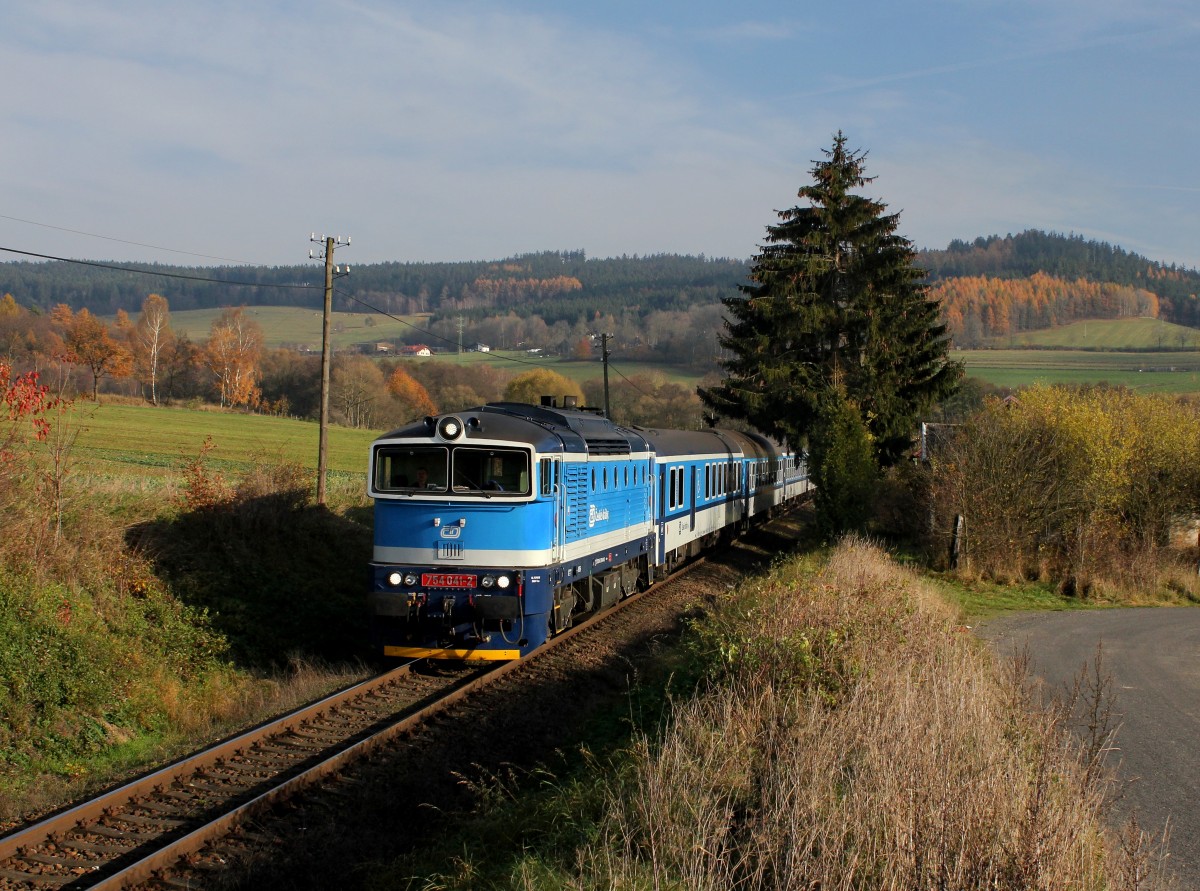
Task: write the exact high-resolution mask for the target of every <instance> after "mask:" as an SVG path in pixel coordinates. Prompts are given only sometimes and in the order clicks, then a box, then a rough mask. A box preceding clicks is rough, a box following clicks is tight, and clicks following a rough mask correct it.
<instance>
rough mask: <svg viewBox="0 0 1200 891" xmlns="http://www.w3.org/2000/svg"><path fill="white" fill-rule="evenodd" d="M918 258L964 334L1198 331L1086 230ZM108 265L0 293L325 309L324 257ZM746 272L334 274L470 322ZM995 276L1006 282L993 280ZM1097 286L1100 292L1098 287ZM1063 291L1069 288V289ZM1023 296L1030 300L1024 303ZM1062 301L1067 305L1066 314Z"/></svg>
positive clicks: (681, 266)
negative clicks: (1151, 324) (1145, 314)
mask: <svg viewBox="0 0 1200 891" xmlns="http://www.w3.org/2000/svg"><path fill="white" fill-rule="evenodd" d="M338 260H339V261H344V262H350V263H353V260H354V258H353V251H352V250H345V251H344V252H341V253H339V255H338ZM917 262H918V263H919V264H920V265H921V266H923V267H924V268H926V269H928V270H929V272H930V283H931V284H932V285H933V286H934V293H935V294H936V295H937V296H939V297H942V298H943V299H944V300H945V302H946V307H947V312H948V313H952V312H953V311H955V310H954V307H955V299H957V300H958V302H959V304H960V308H959V310H958V313H959V316H960V317H961V319H962V320H963V322H962V330H965V329H966V328H971V327H972V324H973V323H972V322H971V313H972V312H973V311H975V312H976V314H977V315H978V316H979V318H980V319H981V320H982V325H981V327H980V330H981V331H983V332H985V333H986V332H988V331H991V330H992V329H994V328H996V324H999V323H1000V322H1002V321H1003V318H1001V317H996V318H993V317H992V315H991V314H990V311H988V310H986V309H984V308H983V307H986V306H987V304H988V303H989V302H993V301H999V302H1000V303H1004V304H1007V305H1008V309H1006V310H1005V315H1006V316H1007V317H1008V318H1009V319H1011V320H1014V321H1013V322H1012V324H1018V326H1019V327H1021V328H1026V327H1044V326H1045V325H1046V324H1055V323H1061V322H1064V321H1068V320H1069V319H1070V318H1072V317H1074V316H1076V315H1078V314H1079V313H1084V314H1085V315H1086V314H1088V313H1090V312H1092V311H1093V309H1094V308H1095V307H1100V311H1101V312H1102V313H1103V311H1104V307H1107V306H1109V305H1110V304H1111V305H1112V306H1129V305H1132V306H1135V307H1136V306H1143V305H1147V306H1153V307H1154V308H1155V312H1156V313H1157V315H1159V317H1161V318H1163V319H1166V320H1169V321H1173V322H1177V323H1180V324H1184V325H1191V326H1193V327H1200V304H1198V302H1197V299H1196V295H1197V294H1198V293H1200V272H1198V271H1197V270H1195V269H1183V268H1177V267H1175V266H1167V265H1164V264H1162V263H1159V262H1156V261H1152V260H1148V259H1146V258H1145V257H1141V256H1139V255H1137V254H1133V253H1129V252H1128V251H1125V250H1123V249H1121V248H1119V247H1115V246H1113V245H1109V244H1105V243H1101V242H1095V241H1086V240H1084V239H1083V238H1082V237H1079V236H1074V235H1070V236H1068V235H1057V234H1053V233H1046V232H1039V231H1036V230H1031V231H1028V232H1023V233H1021V234H1019V235H1008V236H1004V237H1000V236H992V237H990V238H977V239H975V241H973V242H970V243H968V242H965V241H954V242H951V244H950V245H949V247H947V248H946V249H945V250H925V251H922V252H920V254H919V255H918V258H917ZM113 265H118V266H130V267H132V268H136V269H138V270H140V272H136V273H135V272H126V271H118V270H113V269H107V268H100V267H98V266H94V265H81V264H78V263H67V262H57V261H51V262H39V263H31V262H13V263H0V295H3V294H12V295H13V297H14V298H15V299H16V301H17V302H18V303H20V304H21V305H24V306H30V307H38V308H40V309H42V310H49V309H50V308H52V307H53V306H55V305H56V304H59V303H65V304H67V305H68V306H70V307H72V308H73V309H79V308H81V307H87V308H88V309H90V310H91V311H92V312H94V313H97V314H104V315H111V314H113V313H115V312H116V311H117V310H118V309H124V310H126V311H128V312H130V313H136V312H137V311H139V310H140V308H141V305H142V302H143V301H144V300H145V298H146V296H147V295H148V294H151V293H158V294H161V295H162V296H164V297H166V298H167V300H168V302H169V304H170V307H171V309H172V310H188V309H205V308H211V307H219V306H239V305H246V306H254V305H266V306H273V305H274V306H278V305H291V306H296V305H298V306H309V307H313V308H317V307H319V306H320V305H321V301H322V293H323V284H324V282H323V278H324V277H323V270H322V267H321V266H320V265H319V264H317V263H308V264H305V265H296V266H276V267H262V266H242V267H232V266H226V267H217V268H213V267H176V266H165V265H137V264H120V263H118V264H113ZM749 271H750V262H749V261H747V260H736V259H723V258H722V259H714V258H707V257H704V256H685V255H677V254H654V255H648V256H632V257H613V258H607V259H595V258H588V257H587V256H586V255H585V254H584V252H583V251H546V252H543V253H537V254H525V255H522V256H518V257H512V258H509V259H505V260H496V261H467V262H457V263H375V264H364V265H354V266H353V267H352V273H351V275H350V276H349V277H347V278H340V279H338V280H337V282H336V291H335V308H336V309H339V310H347V311H353V312H362V311H365V310H366V309H367V308H368V307H373V308H375V309H379V310H383V311H385V312H389V313H393V314H407V313H414V312H433V313H436V314H440V315H443V316H445V315H449V314H451V313H453V314H461V315H464V316H467V317H468V318H471V317H474V318H481V317H484V316H495V315H504V314H508V313H510V312H511V313H515V314H517V315H521V316H527V315H530V314H533V313H536V314H537V315H539V316H540V317H541V318H542V319H544V320H545V321H546V322H547V323H551V324H552V323H554V322H556V321H565V322H568V323H572V324H573V323H575V322H577V321H578V320H579V319H581V318H587V319H591V318H594V317H596V316H597V315H599V316H609V315H611V316H621V315H625V316H630V315H632V316H633V317H645V316H646V315H648V314H649V313H651V312H654V311H668V312H669V311H681V310H687V309H689V308H690V307H693V306H696V305H710V304H715V303H716V302H717V301H718V300H719V299H720V298H721V297H724V296H728V295H730V294H733V293H735V289H736V287H737V285H739V284H743V283H745V282H746V281H747V277H748V275H749ZM143 273H152V274H150V275H147V274H143ZM214 280H215V281H214ZM997 280H1000V281H1001V283H1002V284H1003V285H1004V286H1002V287H997V286H996V281H997ZM1025 281H1028V282H1029V287H1028V288H1025V289H1024V290H1026V291H1030V292H1031V294H1032V296H1031V297H1029V298H1028V299H1026V297H1025V296H1023V291H1022V289H1021V288H1017V287H1015V285H1016V283H1017V282H1025ZM1060 282H1061V283H1062V284H1061V286H1060V285H1059V283H1060ZM956 284H960V285H961V287H957V288H956V287H955V285H956ZM1095 285H1104V286H1106V287H1105V288H1103V289H1101V290H1100V291H1099V292H1097V291H1096V288H1095V287H1094V286H1095ZM1109 285H1112V286H1117V287H1116V289H1114V288H1110V287H1107V286H1109ZM1014 289H1015V290H1014ZM1063 291H1069V292H1071V293H1070V294H1068V295H1067V296H1066V297H1063V296H1062V294H1061V293H1060V292H1063ZM958 292H961V293H958ZM1143 292H1145V293H1143ZM1147 293H1148V294H1149V295H1150V297H1149V298H1148V297H1147V296H1146V295H1147ZM948 294H949V295H950V296H947V295H948ZM1047 295H1048V296H1047ZM1022 301H1023V302H1022ZM1056 302H1057V304H1056ZM1024 304H1028V305H1029V307H1031V308H1029V309H1022V306H1024ZM1067 304H1069V305H1070V306H1069V308H1065V309H1064V308H1062V307H1064V306H1066V305H1067ZM1056 306H1057V308H1056ZM972 307H975V308H976V309H975V310H972ZM993 322H995V323H996V324H993ZM952 327H953V326H952ZM997 330H999V329H997Z"/></svg>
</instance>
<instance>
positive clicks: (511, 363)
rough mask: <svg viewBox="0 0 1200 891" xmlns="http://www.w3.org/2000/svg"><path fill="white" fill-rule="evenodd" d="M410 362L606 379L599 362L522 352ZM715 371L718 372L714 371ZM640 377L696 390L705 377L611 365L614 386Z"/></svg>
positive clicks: (650, 365)
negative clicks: (546, 371)
mask: <svg viewBox="0 0 1200 891" xmlns="http://www.w3.org/2000/svg"><path fill="white" fill-rule="evenodd" d="M404 361H406V362H412V363H420V362H450V363H452V364H455V365H490V366H492V367H494V368H496V369H497V370H499V371H503V372H505V373H506V374H512V375H518V374H524V373H525V372H526V371H532V370H534V369H535V368H549V369H550V370H552V371H556V372H558V373H559V374H561V375H562V376H563V377H566V378H570V379H571V380H573V381H576V382H577V383H583V382H584V381H587V380H592V379H596V380H599V379H602V378H603V377H604V365H603V363H602V362H601V361H600V360H599V359H598V358H597V359H591V360H588V361H578V360H574V359H564V358H561V357H559V356H545V357H532V356H527V355H526V354H525V352H524V351H522V350H492V351H491V352H490V353H463V354H462V355H461V356H460V355H458V354H457V353H440V354H437V355H434V356H431V357H418V358H414V359H405V360H404ZM714 370H715V369H714ZM636 374H649V375H658V376H660V377H663V378H665V379H666V380H668V381H671V382H673V383H677V384H681V385H683V386H685V387H688V388H689V389H690V388H693V387H695V386H696V384H697V383H698V382H699V380H700V378H701V377H702V375H701V374H699V373H697V372H695V371H691V370H688V369H683V368H679V367H677V366H674V365H662V364H659V363H656V362H633V361H627V360H624V359H620V358H618V357H613V358H612V359H611V360H610V364H609V373H608V379H609V383H610V384H614V385H615V384H616V383H618V382H619V381H620V380H621V375H624V376H625V377H633V376H634V375H636Z"/></svg>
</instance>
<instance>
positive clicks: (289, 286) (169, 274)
mask: <svg viewBox="0 0 1200 891" xmlns="http://www.w3.org/2000/svg"><path fill="white" fill-rule="evenodd" d="M0 251H6V252H7V253H10V254H20V255H21V256H23V257H37V258H38V259H39V260H57V261H58V262H60V263H74V264H76V265H77V266H93V267H96V268H97V269H111V270H114V271H116V272H132V273H135V274H136V275H155V276H159V277H161V278H181V279H186V280H187V281H193V282H211V283H213V284H216V285H238V286H244V287H247V288H284V289H291V290H300V291H312V290H315V289H316V286H315V285H293V284H279V283H278V282H243V281H237V280H235V279H227V278H211V277H208V276H203V275H184V274H183V273H182V272H155V271H154V270H152V269H138V268H136V267H133V266H117V265H116V264H114V263H101V262H99V261H97V260H74V259H72V258H70V257H56V256H54V255H52V254H38V253H35V252H33V251H22V250H18V249H17V248H10V247H0Z"/></svg>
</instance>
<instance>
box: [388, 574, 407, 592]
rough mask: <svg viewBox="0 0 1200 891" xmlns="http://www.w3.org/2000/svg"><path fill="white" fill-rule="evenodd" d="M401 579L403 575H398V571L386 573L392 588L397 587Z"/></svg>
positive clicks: (402, 579)
mask: <svg viewBox="0 0 1200 891" xmlns="http://www.w3.org/2000/svg"><path fill="white" fill-rule="evenodd" d="M402 581H404V576H402V575H400V573H398V572H393V573H389V574H388V584H389V585H391V586H392V587H393V588H399V587H400V583H401V582H402Z"/></svg>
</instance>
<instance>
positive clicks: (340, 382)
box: [329, 356, 388, 427]
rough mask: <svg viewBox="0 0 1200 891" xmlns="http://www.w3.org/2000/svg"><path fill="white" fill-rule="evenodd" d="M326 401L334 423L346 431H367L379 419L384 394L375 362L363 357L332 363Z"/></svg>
mask: <svg viewBox="0 0 1200 891" xmlns="http://www.w3.org/2000/svg"><path fill="white" fill-rule="evenodd" d="M330 383H331V385H330V389H329V400H330V402H331V403H332V404H333V407H334V417H335V419H336V420H337V421H338V422H340V423H342V424H346V425H347V426H350V427H371V426H374V424H375V420H376V419H377V418H379V417H380V415H381V414H383V412H382V411H381V408H382V402H383V400H384V397H386V396H387V393H388V390H387V387H386V386H385V385H384V380H383V372H382V371H381V370H380V368H379V363H378V362H372V361H371V360H370V359H367V358H365V357H363V356H347V357H345V358H343V357H340V356H339V357H338V358H337V360H336V361H335V362H334V363H333V379H332V381H331V382H330Z"/></svg>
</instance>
